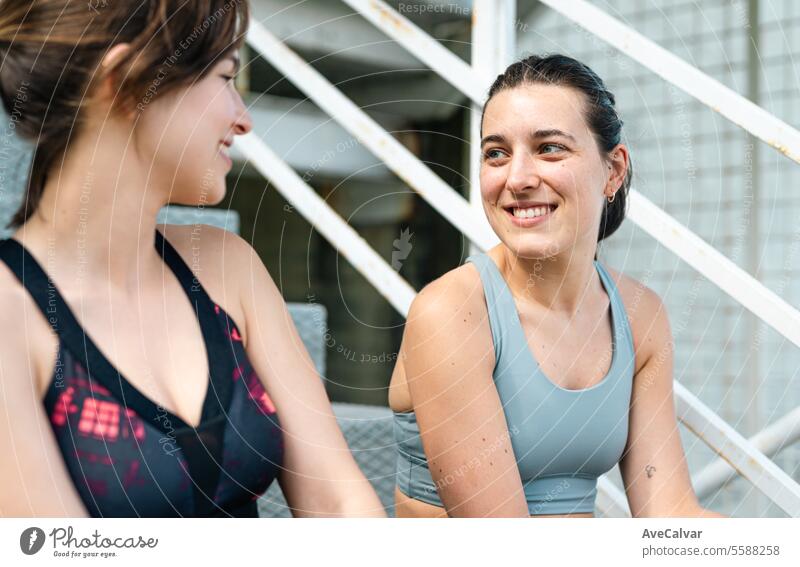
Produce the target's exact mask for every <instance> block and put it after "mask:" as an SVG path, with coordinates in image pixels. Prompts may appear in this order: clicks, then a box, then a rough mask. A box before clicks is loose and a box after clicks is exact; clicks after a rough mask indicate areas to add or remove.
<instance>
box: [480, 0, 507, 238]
mask: <svg viewBox="0 0 800 567" xmlns="http://www.w3.org/2000/svg"><path fill="white" fill-rule="evenodd" d="M516 13H517V2H516V0H473V2H472V46H471V59H472V69H473V72H474V73H475V75H476V76H477V77H478V80H479V81H480V82H481V84H482V85H483V86H484V88H485V96H488V94H489V88H490V87H491V86H492V82H493V81H494V80H495V78H496V77H497V75H499V74H500V73H502V72H503V71H504V70H505V68H506V66H508V64H510V63H511V59H512V58H513V57H514V52H515V48H516V38H517V36H516V29H515V26H514V22H515V21H516V19H517V16H516ZM484 100H485V97H484V99H482V100H479V101H476V100H474V99H473V102H472V105H471V106H470V115H469V148H468V151H469V182H470V191H469V204H470V206H471V207H472V208H473V209H475V211H479V212H480V214H483V202H482V199H481V190H480V170H481V115H482V114H483V102H484ZM476 252H477V250H475V249H474V248H473V249H471V250H470V253H471V254H474V253H476Z"/></svg>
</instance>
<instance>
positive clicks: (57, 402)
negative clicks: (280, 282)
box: [0, 0, 385, 516]
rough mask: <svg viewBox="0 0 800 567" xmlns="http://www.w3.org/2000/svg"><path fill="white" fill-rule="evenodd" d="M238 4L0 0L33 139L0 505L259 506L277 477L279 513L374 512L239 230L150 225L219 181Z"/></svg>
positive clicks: (11, 339)
mask: <svg viewBox="0 0 800 567" xmlns="http://www.w3.org/2000/svg"><path fill="white" fill-rule="evenodd" d="M247 21H248V7H247V4H246V2H244V1H240V0H228V1H226V2H223V1H222V0H211V1H207V2H182V1H181V2H178V1H177V0H149V1H144V2H136V3H124V2H123V3H117V2H115V3H103V4H98V5H96V6H92V5H91V4H90V5H89V6H88V9H87V4H86V2H70V1H66V0H38V1H36V2H33V1H31V0H0V61H2V67H0V93H1V94H2V100H3V105H4V107H5V109H6V112H8V113H9V115H10V116H11V119H12V123H13V125H14V129H15V130H16V132H17V134H19V135H20V136H22V137H23V138H25V139H27V140H29V141H31V142H32V143H33V144H34V145H35V150H34V157H33V161H32V164H31V169H30V175H29V179H28V184H27V191H26V194H25V197H24V200H23V202H22V205H21V207H20V209H19V211H18V212H17V213H16V215H15V216H14V218H13V221H12V225H13V226H14V227H15V228H16V231H15V232H14V234H13V236H12V238H10V239H8V240H6V241H4V242H3V243H2V245H0V259H2V260H3V262H0V319H2V323H0V381H1V382H0V383H2V396H0V420H2V424H3V425H2V427H0V454H2V455H3V458H2V459H0V486H2V489H0V511H2V514H3V515H5V516H28V515H32V516H60V515H67V516H82V515H86V514H90V515H92V516H255V515H256V514H257V510H256V499H257V498H258V496H260V495H261V494H262V493H263V492H264V491H265V490H266V489H267V487H268V486H269V485H270V483H271V482H272V480H273V479H275V478H277V479H278V481H279V483H280V485H281V488H282V489H283V492H284V494H285V496H286V499H287V501H288V503H289V505H290V507H291V508H292V510H293V512H294V514H295V515H300V516H314V515H324V516H344V515H358V516H368V515H372V516H383V515H385V514H384V511H383V508H382V506H381V504H380V502H379V500H378V498H377V496H376V495H375V493H374V491H373V490H372V488H371V486H370V485H369V483H368V482H367V480H366V479H365V478H364V476H363V474H362V473H361V471H360V470H359V468H358V466H357V465H356V463H355V461H354V459H353V458H352V455H351V454H350V452H349V450H348V447H347V445H346V443H345V440H344V437H343V436H342V433H341V431H340V430H339V428H338V426H337V423H336V420H335V418H334V415H333V413H332V409H331V405H330V402H329V401H328V399H327V397H326V395H325V391H324V388H323V385H322V382H321V381H320V379H319V377H318V375H317V373H316V372H315V370H314V365H313V364H312V362H311V360H310V358H309V356H308V354H307V352H306V351H305V350H304V348H303V347H302V342H301V341H300V339H299V337H298V335H297V332H296V330H295V328H294V326H293V324H292V322H291V318H290V317H289V315H288V313H287V310H286V306H285V304H284V302H283V300H282V297H281V295H280V293H279V291H278V289H277V288H276V286H275V284H274V283H273V281H272V279H271V277H270V275H269V274H268V273H267V271H266V269H265V268H264V266H263V264H262V263H261V261H260V259H259V258H258V256H257V255H256V254H255V252H254V251H253V250H252V248H251V247H250V246H249V245H248V244H247V243H246V242H245V241H244V240H242V239H240V238H238V237H237V236H235V235H233V234H231V233H228V232H225V231H222V230H218V229H214V228H212V227H209V226H201V225H195V226H185V227H184V226H170V225H162V226H159V227H158V228H157V227H156V215H157V213H158V211H159V210H160V209H161V208H162V207H163V206H164V205H165V204H167V203H177V204H182V205H189V206H198V205H213V204H216V203H219V202H220V201H221V200H222V198H223V197H224V195H225V175H226V173H227V172H228V170H229V169H230V167H231V160H230V157H229V156H228V154H227V151H228V148H229V147H230V146H231V144H232V142H233V138H234V137H235V136H237V135H242V134H246V133H247V132H249V131H250V129H251V121H250V117H249V115H248V113H247V111H246V109H245V107H244V105H243V102H242V100H241V98H240V96H239V94H238V93H237V91H236V90H235V88H234V86H233V81H232V79H233V76H234V75H235V73H236V72H237V69H238V65H239V61H238V59H237V56H236V53H237V50H238V48H239V47H240V46H241V44H242V42H243V39H244V31H245V29H246V26H247ZM187 298H188V299H189V301H187Z"/></svg>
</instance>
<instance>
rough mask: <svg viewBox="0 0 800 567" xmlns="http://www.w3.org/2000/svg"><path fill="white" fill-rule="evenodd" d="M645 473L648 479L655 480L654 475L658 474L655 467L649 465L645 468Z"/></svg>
mask: <svg viewBox="0 0 800 567" xmlns="http://www.w3.org/2000/svg"><path fill="white" fill-rule="evenodd" d="M644 472H646V473H647V478H653V473H654V472H656V468H655V467H654V466H653V465H647V466H646V467H645V468H644Z"/></svg>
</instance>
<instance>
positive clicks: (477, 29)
mask: <svg viewBox="0 0 800 567" xmlns="http://www.w3.org/2000/svg"><path fill="white" fill-rule="evenodd" d="M341 2H342V3H344V4H346V5H347V6H349V7H350V8H351V9H352V10H354V11H355V12H356V13H357V14H359V15H360V16H361V17H363V18H364V19H366V20H367V21H369V22H371V23H372V24H373V25H374V26H375V28H376V29H377V30H380V32H382V33H383V34H385V36H388V38H390V40H391V41H393V42H396V43H397V44H399V45H401V46H403V47H404V48H405V49H406V50H407V51H408V53H410V54H411V55H413V58H414V59H415V60H418V61H421V62H423V63H424V64H425V65H426V66H427V67H428V68H429V69H431V70H433V71H434V72H436V73H437V74H439V75H440V76H441V77H442V78H443V79H444V80H446V81H447V82H448V83H449V84H450V85H451V86H452V87H453V88H454V89H456V90H457V91H458V92H460V93H462V94H463V95H464V96H466V98H467V99H468V101H470V102H471V104H472V105H473V116H474V115H475V114H474V113H477V112H479V109H480V105H481V104H482V103H483V100H484V98H485V93H486V91H487V89H488V86H489V84H490V81H491V78H493V77H494V76H495V75H496V73H498V72H499V71H500V70H501V69H502V68H503V67H505V64H506V63H509V62H510V60H509V59H510V57H511V55H512V53H513V45H514V35H515V34H514V32H515V27H516V26H518V25H519V24H518V21H517V19H516V3H515V2H514V1H512V0H474V2H471V3H470V2H458V3H457V4H458V5H459V6H463V8H464V9H465V10H466V13H467V14H468V15H469V17H471V19H472V25H473V38H472V53H473V57H472V59H473V64H472V65H469V64H467V63H465V61H464V60H463V59H462V58H460V57H459V56H457V55H455V54H454V53H453V52H452V51H451V50H449V49H447V48H446V47H444V46H443V45H442V44H440V43H439V42H438V41H437V40H435V39H433V38H432V37H431V36H429V35H428V34H427V33H426V32H424V31H423V30H421V29H420V28H419V27H417V26H416V25H415V24H414V23H412V22H411V21H410V20H409V19H408V18H406V17H404V15H403V14H401V13H399V11H397V10H395V9H393V8H392V7H391V6H389V5H388V4H387V3H386V2H383V1H382V0H341ZM333 3H334V0H332V1H331V4H333ZM431 3H432V4H435V2H431ZM542 3H543V4H545V5H547V6H548V7H549V8H550V9H553V10H557V11H558V12H560V13H561V14H562V15H563V16H565V17H566V18H568V19H570V20H572V21H574V22H575V23H576V24H577V25H579V26H581V27H582V28H584V29H585V30H586V31H587V32H589V33H591V34H594V35H595V36H597V37H598V38H600V39H602V40H604V41H606V42H608V43H609V44H611V45H612V46H614V47H615V48H617V49H618V50H619V51H621V52H623V53H625V54H626V55H627V56H629V57H631V58H632V59H634V60H635V61H637V62H638V63H640V64H641V65H643V66H645V67H647V68H648V69H650V70H651V71H653V72H654V73H657V74H658V75H660V76H661V77H662V78H663V79H664V80H666V81H668V82H669V83H671V84H673V85H675V86H676V87H677V88H679V89H681V90H683V91H685V92H686V93H688V94H689V95H691V96H693V97H695V98H696V99H697V100H699V101H701V102H702V103H703V104H705V105H707V106H709V107H711V108H713V109H714V110H715V111H716V112H718V113H719V114H720V115H722V116H724V117H725V118H727V119H728V120H730V121H732V122H733V123H735V124H736V125H738V126H740V127H741V128H743V129H745V130H746V131H748V132H750V133H751V134H752V135H753V136H755V137H757V138H759V139H760V140H762V141H763V142H765V143H767V144H769V145H770V146H771V147H773V148H775V149H776V150H778V151H780V152H782V153H783V154H784V155H785V156H786V157H787V158H789V159H791V160H794V161H795V162H800V132H798V131H797V130H795V129H794V128H792V127H791V126H789V125H788V124H786V123H784V122H782V121H781V120H779V119H778V118H776V117H775V116H773V115H771V114H769V113H767V112H766V111H764V110H763V109H761V108H760V107H758V106H756V105H755V104H753V103H752V102H750V101H748V100H747V99H745V98H744V97H742V96H741V95H739V94H737V93H736V92H734V91H732V90H731V89H729V88H727V87H725V86H724V85H722V84H721V83H719V82H717V81H716V80H714V79H713V78H711V77H709V76H707V75H705V74H704V73H703V72H701V71H700V70H698V69H696V68H694V67H692V66H691V65H689V64H687V63H686V62H685V61H683V60H681V59H680V58H678V57H676V56H675V55H673V54H671V53H670V52H668V51H666V50H665V49H663V48H661V47H660V46H658V45H657V44H656V43H654V42H653V41H650V40H649V39H647V38H645V37H643V36H642V35H640V34H639V33H637V32H636V31H635V30H634V29H632V28H630V27H628V26H626V25H624V24H623V23H622V22H620V21H619V20H617V19H615V18H613V17H612V16H610V15H608V14H607V13H605V12H603V11H602V10H600V9H598V8H597V7H595V6H593V5H592V4H589V3H588V2H585V1H583V0H542ZM269 4H270V2H266V6H267V10H266V11H262V17H267V18H270V17H274V12H273V13H272V15H270V14H269V13H267V12H268V6H269ZM416 4H423V2H416ZM326 9H330V8H326ZM247 41H248V44H249V46H250V47H251V48H252V49H253V50H254V51H255V52H256V53H257V54H258V55H260V56H261V57H263V58H264V59H265V60H266V61H268V62H269V63H270V64H271V65H272V66H273V67H274V68H275V69H277V70H278V71H279V72H280V73H281V74H282V75H283V76H285V77H286V78H287V79H288V80H289V81H291V82H292V83H293V84H294V85H295V86H296V87H297V88H298V89H299V90H300V91H302V93H303V94H304V95H305V96H306V97H307V98H308V99H309V100H311V101H313V102H314V103H315V104H316V105H317V106H318V107H319V108H320V109H322V110H323V111H325V112H326V113H327V114H328V115H330V117H332V118H333V119H334V120H336V121H337V122H338V123H339V125H340V126H341V127H342V128H344V129H345V130H346V131H347V132H348V133H349V134H350V135H351V136H353V137H354V138H355V139H357V140H358V142H359V143H360V145H361V146H363V147H364V148H366V149H368V150H369V151H370V152H372V154H374V156H376V157H377V158H379V159H380V160H382V161H383V162H384V163H385V164H386V166H387V167H388V168H389V169H390V170H391V171H392V172H394V173H395V174H396V175H397V176H398V177H400V179H402V180H403V181H404V182H405V183H407V184H408V186H409V187H411V188H412V189H414V190H415V191H416V192H417V193H418V194H419V195H420V196H421V197H422V198H423V199H425V200H426V201H427V202H428V203H429V204H430V205H431V206H432V207H433V208H435V209H436V210H437V211H438V212H439V213H440V214H441V215H442V216H443V217H444V218H445V219H447V220H448V221H449V222H450V223H451V224H453V226H455V227H457V228H458V229H459V230H460V231H461V232H462V233H463V234H464V235H465V236H466V237H467V238H468V239H469V240H470V241H471V242H472V243H473V245H474V246H475V247H477V248H478V249H481V250H485V249H487V248H489V247H491V246H493V245H494V244H495V243H496V242H497V238H496V236H495V235H494V233H493V232H492V231H491V230H490V228H489V226H488V223H487V222H486V220H485V218H484V216H483V213H482V211H481V209H480V208H479V206H478V205H479V200H478V192H477V191H473V192H472V194H471V199H470V201H471V203H470V202H469V201H467V200H465V199H464V198H463V197H461V196H460V195H459V194H458V193H457V192H456V191H454V190H453V189H452V188H451V187H449V186H448V185H447V184H446V183H445V182H444V181H442V179H441V178H439V177H438V176H436V175H435V174H434V173H433V172H432V171H431V170H430V169H429V168H428V167H427V166H426V165H425V164H423V163H422V162H421V161H419V160H418V159H417V158H416V157H415V156H414V155H413V154H412V153H411V152H410V151H409V150H407V149H406V148H405V147H404V146H403V145H402V144H400V143H399V142H398V141H397V140H396V139H395V138H393V137H392V136H391V135H390V134H389V133H387V132H386V131H385V130H384V128H382V127H381V126H380V125H379V124H378V123H377V122H376V121H375V120H374V119H372V118H371V117H370V116H369V115H368V114H367V113H366V112H364V111H363V110H362V109H361V108H360V107H359V106H358V105H357V104H355V103H354V102H353V101H352V100H350V99H349V98H348V97H347V96H345V95H344V94H343V93H342V92H341V90H340V89H338V88H337V87H336V86H335V85H334V84H332V83H331V82H330V81H329V80H328V79H326V78H325V77H324V76H323V75H322V73H320V72H319V71H317V70H315V69H314V68H313V67H312V66H311V65H310V64H309V63H308V62H306V61H305V60H304V59H302V58H301V57H299V56H298V55H297V54H296V53H295V52H294V51H293V50H292V49H291V48H290V47H289V45H287V41H283V40H281V39H279V38H278V37H277V36H276V35H275V33H273V32H271V31H269V30H268V29H267V26H265V25H264V24H263V23H262V22H261V21H258V18H255V19H254V21H253V22H251V26H250V29H249V33H248V38H247ZM336 42H343V43H342V44H341V45H340V48H341V49H347V48H348V40H347V38H343V37H337V38H336V41H335V42H334V43H336ZM288 43H291V42H290V41H289V42H288ZM367 43H369V42H367ZM375 45H377V46H382V45H384V42H381V41H380V40H378V39H373V40H372V43H370V44H369V45H367V47H370V49H372V47H374V46H375ZM351 47H360V48H361V49H360V52H361V53H362V54H363V52H364V49H363V48H364V47H365V45H364V44H361V45H359V46H354V45H351ZM364 56H365V57H368V56H366V55H364ZM398 64H404V65H407V66H408V65H412V66H413V63H409V62H408V60H404V59H402V58H398ZM475 122H476V121H474V120H473V123H475ZM477 140H478V133H477V131H476V129H475V128H473V130H472V144H471V145H472V147H473V148H477V147H478V145H479V144H477V143H476V142H477ZM236 145H237V147H238V148H239V149H240V150H241V151H242V152H243V154H244V156H245V157H246V159H247V160H248V161H249V162H250V163H251V164H252V165H254V166H255V167H256V168H257V169H258V170H259V171H260V172H261V173H262V174H263V175H264V176H265V177H266V178H267V179H269V180H270V181H271V182H272V184H273V185H274V186H275V188H276V189H277V190H278V191H279V192H280V193H281V194H282V195H283V197H284V198H285V199H286V200H287V201H288V202H289V203H290V204H291V205H292V206H293V207H295V208H296V209H297V210H298V211H299V212H300V214H302V215H303V216H304V217H305V218H306V219H307V220H308V222H310V223H311V224H312V225H313V226H314V228H315V229H316V230H317V231H319V232H320V234H322V235H323V236H324V237H325V238H326V239H327V240H328V241H329V242H330V243H331V244H332V245H333V246H334V247H335V248H336V249H337V250H338V252H339V253H340V254H342V255H343V256H344V257H345V258H347V260H348V261H349V262H350V263H351V264H352V265H353V266H354V267H355V268H356V269H357V270H358V271H359V272H360V273H361V274H362V275H363V276H364V277H365V278H366V279H367V280H368V281H369V282H370V283H371V285H373V286H374V287H375V288H376V289H377V290H378V291H379V292H380V293H381V294H382V296H383V297H385V298H386V300H387V301H389V302H390V303H391V305H392V306H393V307H394V308H395V309H396V310H397V311H398V312H399V313H401V314H402V315H404V316H405V315H406V314H407V312H408V308H409V305H410V303H411V301H412V300H413V298H414V295H415V293H416V292H415V290H414V289H413V288H412V287H411V286H410V285H409V284H408V283H407V282H406V281H405V280H404V279H403V278H402V277H400V275H399V274H398V273H397V272H396V271H395V270H394V269H392V267H391V266H390V265H389V264H387V263H386V262H385V261H384V260H383V259H382V258H381V256H380V255H379V254H378V253H376V252H375V250H373V249H372V248H371V247H370V245H369V244H368V243H367V242H365V241H364V240H363V239H362V238H361V237H360V236H359V235H358V234H357V233H356V232H355V230H353V229H352V228H351V227H350V226H348V224H347V223H346V222H345V221H344V220H343V219H342V218H341V217H340V216H339V215H338V214H337V213H336V212H335V211H334V210H333V209H332V208H331V207H330V206H329V205H328V204H327V203H326V202H325V201H324V200H323V199H322V198H321V197H319V196H318V195H317V193H316V192H315V191H314V190H313V189H312V188H311V187H309V186H308V184H307V183H305V181H304V180H303V178H302V177H301V176H300V175H298V174H297V173H296V172H295V171H294V169H293V168H292V167H290V166H289V165H288V164H287V163H286V162H285V161H284V160H283V159H281V158H280V157H279V156H278V154H277V153H276V152H275V151H273V150H272V149H271V148H270V147H269V146H268V145H267V144H266V143H265V142H264V141H263V140H262V139H260V138H259V137H258V136H257V135H255V134H250V135H248V136H244V137H242V138H239V139H237V141H236ZM471 158H472V159H471V161H472V178H473V187H474V186H475V183H474V180H475V179H476V171H477V163H478V161H477V155H476V151H473V152H472V156H471ZM628 217H629V218H630V220H631V221H632V222H633V223H635V224H636V225H637V226H638V227H639V228H640V229H642V230H643V231H644V232H645V233H647V234H648V235H650V236H651V237H652V238H654V239H656V240H657V241H658V242H660V243H661V244H662V245H663V246H665V247H666V248H668V249H669V250H670V251H671V252H673V253H674V254H676V255H677V256H678V257H680V258H681V259H682V260H683V261H684V262H686V263H687V264H688V265H690V266H691V267H692V268H694V269H695V270H696V271H697V272H699V273H700V274H702V275H703V276H704V277H705V278H707V279H708V281H710V282H713V283H714V284H715V285H716V286H718V287H719V289H720V290H721V291H723V292H724V293H726V294H728V295H729V296H730V297H732V298H733V299H735V300H736V301H737V302H739V303H740V304H741V305H743V306H744V307H745V308H747V309H748V310H750V311H751V312H752V313H754V314H755V315H756V316H758V317H759V318H761V319H762V320H763V321H764V322H765V323H767V324H768V325H770V326H771V327H772V328H773V329H775V330H776V331H777V332H779V333H780V334H781V335H783V336H784V337H786V338H787V339H788V340H789V341H791V342H792V343H794V345H796V346H800V312H798V310H797V309H796V308H795V307H793V306H792V305H790V304H789V303H787V302H786V301H784V300H783V299H782V298H780V297H779V296H778V295H777V294H775V293H773V292H772V291H770V290H769V289H768V288H766V287H765V286H764V285H762V284H761V283H760V282H758V281H757V280H756V279H755V278H753V277H752V276H751V275H749V274H748V273H747V272H745V271H744V270H742V269H741V268H739V267H738V266H737V265H736V264H734V263H733V262H732V261H731V260H729V259H728V258H727V257H725V256H724V255H723V254H721V253H720V252H719V251H717V250H716V249H715V248H714V247H712V246H710V245H709V244H708V243H706V242H705V241H703V240H702V239H701V238H699V237H698V236H697V235H696V234H694V233H693V232H692V231H690V230H689V229H688V228H686V227H685V226H683V225H681V224H680V223H679V222H677V221H676V220H675V219H674V218H673V217H671V216H670V215H669V214H667V213H666V212H665V211H664V210H662V209H661V208H659V207H658V206H656V205H655V204H654V203H653V202H651V201H650V200H648V199H647V198H646V197H644V196H643V195H642V194H641V193H639V192H638V191H636V190H632V191H631V194H630V203H629V212H628ZM674 391H675V399H676V404H677V410H678V416H679V419H680V421H681V422H682V423H683V424H684V425H685V426H687V427H688V428H689V429H690V430H691V431H692V432H694V433H695V434H696V435H697V436H698V437H699V438H700V439H701V440H702V441H703V442H704V443H706V444H707V445H708V446H709V447H710V448H711V449H713V450H714V451H715V452H716V453H717V454H718V455H719V456H720V457H721V458H722V459H724V461H726V462H727V463H728V464H730V465H731V466H732V467H733V468H734V469H735V471H736V473H737V474H739V475H741V476H742V477H744V478H746V479H747V480H748V481H750V482H751V483H752V484H753V486H755V487H756V488H757V489H758V490H760V491H761V492H762V493H763V494H765V495H766V496H767V497H768V498H769V499H770V500H771V501H772V502H774V503H775V504H776V505H778V506H779V507H780V508H781V509H783V510H784V511H785V512H786V513H787V514H789V515H790V516H795V517H797V516H800V485H798V483H797V482H795V481H794V480H793V479H792V478H791V477H790V476H789V475H788V474H786V472H784V471H783V470H781V469H780V468H779V467H778V466H777V465H776V464H775V463H774V462H773V461H772V460H771V459H770V456H773V455H774V454H775V453H776V452H777V451H778V450H780V449H782V448H784V447H786V446H788V445H791V444H792V443H794V442H796V441H797V440H798V439H800V410H797V409H796V410H794V411H792V412H790V413H789V414H788V415H786V416H784V417H783V418H781V419H779V420H777V421H775V422H774V423H773V424H771V425H769V426H768V427H766V428H765V429H764V430H763V431H762V432H761V433H759V434H757V435H755V436H753V437H752V438H751V439H745V438H744V437H743V436H742V435H740V434H739V433H738V432H737V431H736V430H734V429H733V428H732V427H730V426H729V425H728V424H727V423H726V422H725V421H723V420H722V419H721V418H720V417H719V416H718V415H716V414H715V413H714V412H713V411H711V410H710V409H709V408H708V407H707V406H706V405H704V404H703V403H702V402H701V401H700V400H699V399H697V398H696V397H695V396H694V395H692V394H691V393H690V392H689V391H688V390H686V388H684V387H683V386H682V385H681V384H680V383H678V382H676V383H675V384H674ZM730 474H731V473H730V469H729V468H728V467H727V466H725V465H724V464H722V461H720V462H718V463H713V464H711V465H709V466H708V467H706V468H705V469H704V470H701V471H698V472H696V473H695V474H694V475H693V476H694V482H695V486H696V488H697V491H698V494H699V495H700V496H704V495H707V494H709V493H711V492H713V491H714V490H716V489H718V488H719V487H720V486H721V485H722V484H723V483H724V482H726V481H727V480H728V479H729V477H730ZM597 506H598V509H599V511H600V512H601V513H603V514H604V515H606V516H624V515H629V510H628V506H627V501H626V499H625V496H624V494H623V493H622V492H621V491H620V490H619V489H618V488H616V486H615V485H613V484H612V483H611V482H610V481H609V480H608V479H605V478H601V481H600V485H599V491H598V500H597Z"/></svg>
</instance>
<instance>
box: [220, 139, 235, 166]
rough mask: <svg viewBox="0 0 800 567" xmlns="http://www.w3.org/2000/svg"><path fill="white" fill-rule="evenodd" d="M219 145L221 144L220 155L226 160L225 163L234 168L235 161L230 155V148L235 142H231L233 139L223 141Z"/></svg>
mask: <svg viewBox="0 0 800 567" xmlns="http://www.w3.org/2000/svg"><path fill="white" fill-rule="evenodd" d="M219 144H220V145H219V150H218V151H219V155H221V156H222V159H223V160H225V162H227V164H228V166H232V165H233V160H232V159H231V157H230V156H229V155H228V148H230V147H231V145H233V140H231V139H225V140H221V141H220V143H219Z"/></svg>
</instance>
